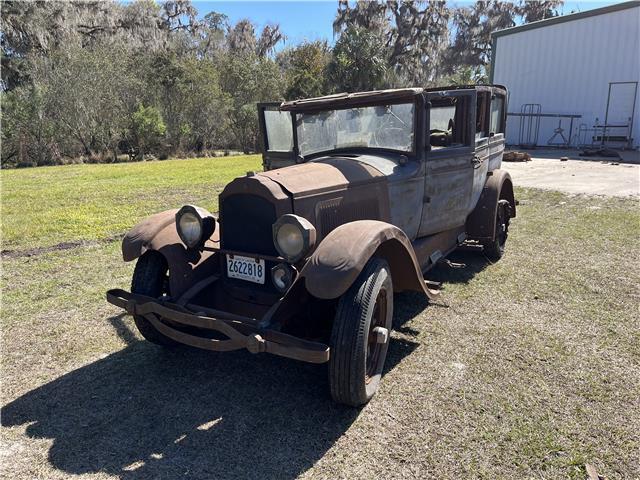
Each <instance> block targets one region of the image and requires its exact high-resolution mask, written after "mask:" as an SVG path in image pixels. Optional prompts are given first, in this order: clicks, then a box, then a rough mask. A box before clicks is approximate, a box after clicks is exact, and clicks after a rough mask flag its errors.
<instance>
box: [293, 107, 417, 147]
mask: <svg viewBox="0 0 640 480" xmlns="http://www.w3.org/2000/svg"><path fill="white" fill-rule="evenodd" d="M413 113H414V105H413V103H403V104H398V105H378V106H374V107H361V108H350V109H346V110H328V111H324V112H319V113H303V114H299V115H298V116H297V133H298V146H299V150H300V154H301V155H304V156H306V155H311V154H313V153H318V152H324V151H328V150H335V149H340V148H386V149H391V150H399V151H402V152H410V151H412V150H413V122H414V114H413Z"/></svg>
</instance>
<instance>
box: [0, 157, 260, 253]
mask: <svg viewBox="0 0 640 480" xmlns="http://www.w3.org/2000/svg"><path fill="white" fill-rule="evenodd" d="M259 169H261V159H260V156H259V155H246V156H238V157H219V158H199V159H190V160H166V161H157V162H140V163H122V164H115V165H104V164H102V165H65V166H59V167H42V168H29V169H21V170H2V171H0V180H1V181H2V196H1V198H2V238H3V247H2V248H3V249H22V248H33V247H46V246H52V245H56V244H58V243H62V242H68V241H79V240H102V239H105V238H109V237H111V236H113V235H118V234H121V233H123V232H125V231H126V230H127V229H128V228H130V227H131V226H133V225H134V224H135V223H136V221H137V220H139V219H140V218H143V217H145V216H147V215H150V214H152V213H155V212H158V211H161V210H166V209H169V208H176V207H179V206H181V205H183V204H185V203H195V204H200V205H201V206H202V207H204V208H207V209H210V210H211V211H217V208H218V193H219V192H220V191H221V190H222V188H223V187H224V185H226V184H227V183H228V182H229V181H230V180H231V179H233V178H234V177H237V176H239V175H243V174H244V173H246V172H247V171H249V170H259Z"/></svg>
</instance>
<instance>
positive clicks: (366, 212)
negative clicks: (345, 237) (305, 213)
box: [316, 198, 380, 238]
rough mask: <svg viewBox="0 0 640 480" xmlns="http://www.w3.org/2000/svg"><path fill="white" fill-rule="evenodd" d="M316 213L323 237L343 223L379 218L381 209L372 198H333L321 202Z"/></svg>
mask: <svg viewBox="0 0 640 480" xmlns="http://www.w3.org/2000/svg"><path fill="white" fill-rule="evenodd" d="M316 215H317V218H318V221H319V224H320V232H321V235H322V238H324V237H325V236H327V235H328V234H329V232H331V231H332V230H333V229H335V228H337V227H339V226H340V225H342V224H345V223H349V222H353V221H355V220H378V219H379V218H380V209H379V208H378V203H377V202H376V201H374V200H372V199H368V198H367V199H366V201H350V202H349V201H345V199H344V198H332V199H330V200H325V201H324V202H319V203H318V205H317V207H316Z"/></svg>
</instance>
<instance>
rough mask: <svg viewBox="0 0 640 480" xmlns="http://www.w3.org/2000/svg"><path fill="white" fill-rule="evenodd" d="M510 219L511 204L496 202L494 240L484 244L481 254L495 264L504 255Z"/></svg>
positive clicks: (501, 201)
mask: <svg viewBox="0 0 640 480" xmlns="http://www.w3.org/2000/svg"><path fill="white" fill-rule="evenodd" d="M510 218H511V204H510V203H509V201H508V200H500V201H498V208H497V209H496V230H495V235H494V237H495V238H494V240H493V241H492V242H487V243H485V244H484V245H483V246H484V249H483V252H484V254H485V255H486V257H487V258H488V259H489V260H491V261H494V262H497V261H498V260H500V259H501V258H502V256H503V255H504V249H505V245H506V243H507V237H508V236H509V220H510Z"/></svg>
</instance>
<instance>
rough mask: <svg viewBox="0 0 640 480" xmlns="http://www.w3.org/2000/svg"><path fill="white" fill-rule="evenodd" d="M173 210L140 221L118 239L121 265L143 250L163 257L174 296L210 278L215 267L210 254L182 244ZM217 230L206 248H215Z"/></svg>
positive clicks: (218, 242) (217, 236)
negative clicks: (153, 251)
mask: <svg viewBox="0 0 640 480" xmlns="http://www.w3.org/2000/svg"><path fill="white" fill-rule="evenodd" d="M177 211H178V209H173V210H166V211H164V212H160V213H156V214H155V215H151V216H149V217H147V218H145V219H143V220H142V221H140V222H139V223H138V224H137V225H136V226H135V227H133V228H132V229H131V230H129V231H128V232H127V234H126V235H125V236H124V238H123V239H122V258H123V259H124V261H125V262H130V261H132V260H135V259H136V258H138V257H140V256H141V255H143V254H144V253H145V252H146V251H147V250H155V251H157V252H160V253H161V254H162V256H164V258H165V259H166V260H167V265H168V267H169V273H170V275H169V282H170V289H171V295H172V296H176V297H177V296H179V295H181V294H182V293H183V292H184V291H185V290H186V289H187V288H189V286H191V285H193V284H194V283H196V282H198V281H200V280H202V279H204V278H206V277H207V276H209V275H211V274H212V273H213V272H214V271H215V269H216V266H217V265H216V263H217V262H215V259H214V258H212V257H213V255H214V254H213V253H212V252H210V251H206V250H203V251H200V250H197V249H188V248H187V247H186V246H185V244H184V243H182V240H180V237H179V236H178V231H177V229H176V222H175V217H176V212H177ZM219 230H220V229H219V228H218V226H217V225H216V229H215V231H214V233H213V235H212V237H211V238H210V239H209V240H207V242H206V246H208V247H217V246H219V244H220V238H219Z"/></svg>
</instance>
